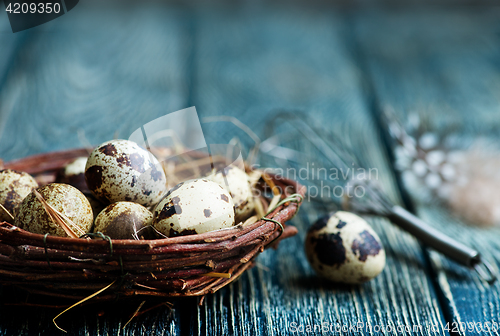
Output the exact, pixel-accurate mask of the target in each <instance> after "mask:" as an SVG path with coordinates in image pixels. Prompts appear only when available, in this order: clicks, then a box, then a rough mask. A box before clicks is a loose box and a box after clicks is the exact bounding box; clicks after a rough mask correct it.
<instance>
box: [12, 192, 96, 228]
mask: <svg viewBox="0 0 500 336" xmlns="http://www.w3.org/2000/svg"><path fill="white" fill-rule="evenodd" d="M37 191H38V192H39V193H40V195H42V197H43V198H44V199H45V201H46V202H47V203H48V204H50V205H51V206H52V207H53V208H54V209H56V210H57V211H59V212H60V213H62V214H64V215H66V216H67V217H68V218H69V219H70V220H71V221H73V223H74V224H75V225H76V226H77V227H76V228H75V227H71V226H70V228H71V229H72V231H73V232H74V233H75V234H76V235H77V236H79V235H81V234H82V233H88V232H89V231H90V229H91V227H92V223H93V221H94V216H93V214H92V208H91V207H90V204H89V201H88V200H87V198H86V197H85V195H83V193H82V192H81V191H80V190H78V189H76V188H75V187H73V186H70V185H69V184H64V183H50V184H47V185H45V186H43V187H40V188H38V189H37ZM15 224H16V225H17V226H19V227H20V228H22V229H24V230H26V231H29V232H33V233H39V234H46V233H48V234H50V235H54V236H60V237H67V236H68V235H67V234H66V231H64V229H63V228H62V227H61V226H60V225H59V224H57V223H54V221H52V219H51V218H50V216H49V215H48V214H47V212H46V211H45V208H44V207H43V205H42V203H41V202H40V201H39V200H38V198H36V196H35V194H34V193H33V192H31V193H30V194H29V195H28V196H26V198H25V199H24V200H23V202H22V204H21V206H20V207H19V213H18V215H17V217H16V222H15ZM68 226H69V225H68Z"/></svg>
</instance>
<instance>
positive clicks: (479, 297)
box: [354, 6, 500, 335]
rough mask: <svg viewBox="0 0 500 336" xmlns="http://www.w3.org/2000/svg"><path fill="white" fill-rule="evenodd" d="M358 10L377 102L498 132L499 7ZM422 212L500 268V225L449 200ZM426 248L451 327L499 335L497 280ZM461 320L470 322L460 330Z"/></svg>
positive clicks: (439, 123)
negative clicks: (473, 221) (473, 217)
mask: <svg viewBox="0 0 500 336" xmlns="http://www.w3.org/2000/svg"><path fill="white" fill-rule="evenodd" d="M355 17H356V20H355V24H354V27H355V31H356V34H355V35H356V36H357V39H358V43H359V48H360V50H361V51H362V54H363V56H364V57H365V59H366V70H367V74H368V76H369V77H370V78H371V80H372V83H373V85H372V86H373V88H374V89H375V96H376V98H377V101H378V104H379V108H380V109H384V108H387V107H390V108H391V109H393V110H394V111H395V112H396V114H397V115H398V117H399V118H400V119H401V120H403V121H404V120H406V119H407V117H408V114H409V113H414V114H418V115H420V116H421V117H422V118H423V119H425V120H427V122H428V123H429V125H428V126H429V129H430V130H432V131H436V132H437V133H438V134H439V133H441V134H443V133H444V132H446V130H455V131H459V134H463V136H465V135H467V134H468V135H471V134H472V135H473V136H474V135H475V136H476V137H477V136H482V135H488V134H489V135H492V134H493V135H494V136H498V127H499V125H500V117H499V106H500V97H499V95H498V88H499V87H500V86H499V85H500V64H499V63H498V59H499V57H500V48H499V45H500V38H499V35H498V32H499V29H500V25H499V22H500V21H499V19H500V11H499V10H498V8H497V7H488V6H484V7H476V8H446V9H436V8H434V9H432V10H431V9H428V8H424V9H422V8H421V9H419V10H416V11H412V12H411V13H410V12H407V11H405V10H394V11H379V12H377V13H368V12H365V13H363V14H361V15H356V16H355ZM494 139H495V140H494V141H495V142H497V141H498V138H494ZM409 191H410V192H411V190H409ZM417 213H418V214H419V215H420V216H421V217H422V218H423V219H424V220H426V221H428V222H429V223H430V224H431V225H433V226H435V227H436V228H439V229H441V230H442V231H444V232H447V233H448V234H449V235H450V236H452V237H454V238H456V239H457V240H458V241H461V242H463V243H465V244H467V245H469V246H471V247H473V248H475V249H477V250H478V251H479V252H480V253H481V255H482V256H483V257H484V258H485V259H487V260H489V261H490V262H493V263H494V265H495V266H494V267H495V269H496V270H498V267H499V261H500V255H499V254H498V241H499V239H498V237H499V236H500V229H499V228H492V229H481V228H477V227H471V226H467V225H465V224H463V223H461V222H460V220H458V219H457V218H456V217H455V216H452V215H451V214H450V213H449V212H448V211H446V210H445V209H444V208H442V207H438V206H431V205H429V204H418V203H417ZM428 253H429V256H430V261H431V265H432V267H433V269H434V271H435V273H436V280H435V281H436V285H437V286H438V289H439V290H438V291H439V293H440V295H441V297H442V300H443V301H442V302H443V307H444V309H445V315H446V318H447V319H448V320H449V321H450V322H451V324H450V327H451V328H453V327H457V328H456V332H455V334H457V335H458V334H459V335H478V334H484V335H498V328H496V331H495V329H492V328H491V326H492V324H493V323H497V324H498V322H499V316H500V308H499V307H500V300H499V292H500V285H499V283H498V282H497V283H496V284H495V285H493V286H489V285H487V284H486V283H484V282H482V281H480V280H479V279H478V277H477V275H476V274H475V272H474V271H472V270H469V269H467V268H464V267H463V266H460V265H458V264H456V263H455V262H453V261H450V260H449V259H447V258H445V257H443V256H442V255H440V254H438V253H437V252H434V251H428ZM485 322H489V323H490V331H489V332H488V331H487V330H483V331H481V330H480V329H478V328H479V323H483V326H484V323H485ZM453 323H455V324H453ZM457 323H467V324H466V325H465V328H464V325H462V330H460V328H459V326H458V325H457ZM470 323H477V325H476V327H471V324H470ZM475 328H476V329H475Z"/></svg>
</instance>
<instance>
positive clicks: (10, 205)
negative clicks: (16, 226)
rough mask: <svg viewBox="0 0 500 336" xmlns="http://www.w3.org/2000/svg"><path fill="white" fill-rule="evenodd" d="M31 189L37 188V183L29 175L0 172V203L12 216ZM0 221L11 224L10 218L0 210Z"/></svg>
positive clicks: (17, 172) (6, 171)
mask: <svg viewBox="0 0 500 336" xmlns="http://www.w3.org/2000/svg"><path fill="white" fill-rule="evenodd" d="M33 188H38V183H37V182H36V181H35V179H34V178H33V177H32V176H31V175H30V174H28V173H25V172H19V171H15V170H11V169H4V170H2V171H0V203H1V204H2V205H3V207H4V208H5V209H6V210H7V211H9V213H10V214H11V215H12V216H14V217H15V216H16V214H17V210H18V207H19V205H21V202H22V201H23V199H24V198H25V197H26V196H27V195H28V194H29V193H30V192H31V189H33ZM0 221H7V222H12V218H11V217H10V216H9V215H8V214H6V213H5V212H4V211H3V210H0Z"/></svg>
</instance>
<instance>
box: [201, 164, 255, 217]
mask: <svg viewBox="0 0 500 336" xmlns="http://www.w3.org/2000/svg"><path fill="white" fill-rule="evenodd" d="M210 180H212V181H214V182H217V183H218V184H220V185H221V186H222V187H224V189H226V190H227V191H228V192H229V194H230V195H231V197H232V198H233V202H234V215H235V220H236V222H237V223H239V222H241V221H243V220H245V219H246V218H248V217H249V216H250V215H251V214H252V212H254V211H255V205H254V203H253V195H252V189H251V187H250V183H249V182H248V175H247V173H245V172H244V171H243V170H241V169H240V168H238V167H236V166H233V165H230V166H228V167H226V168H224V169H223V170H222V171H220V172H218V173H217V174H215V175H213V176H211V177H210Z"/></svg>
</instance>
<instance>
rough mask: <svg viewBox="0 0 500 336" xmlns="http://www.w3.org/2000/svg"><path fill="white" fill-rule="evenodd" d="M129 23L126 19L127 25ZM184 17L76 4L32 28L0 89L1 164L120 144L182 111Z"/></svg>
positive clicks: (157, 8) (171, 10)
mask: <svg viewBox="0 0 500 336" xmlns="http://www.w3.org/2000/svg"><path fill="white" fill-rule="evenodd" d="M132 18H133V19H132ZM186 21H187V19H186V17H185V12H183V11H182V10H180V9H176V8H175V7H167V6H166V5H162V4H159V3H150V4H148V5H147V6H140V5H134V4H132V3H130V2H128V3H124V4H122V3H120V4H119V5H118V3H106V4H101V3H96V2H88V3H87V2H82V3H81V4H79V5H78V6H77V7H75V9H74V10H72V11H71V12H70V13H68V14H67V15H64V16H62V17H60V18H58V19H56V20H54V21H51V22H49V23H47V24H45V25H42V26H39V27H38V28H33V29H35V30H36V32H35V33H36V34H38V38H37V39H36V40H34V41H32V42H31V43H29V44H27V45H25V46H24V48H23V49H22V50H20V51H19V55H20V56H19V59H18V60H17V62H16V63H15V66H14V68H13V69H12V70H11V71H10V75H9V77H8V78H7V79H6V83H5V84H4V86H3V88H2V94H3V97H5V99H2V100H1V101H0V110H1V111H5V112H4V113H8V115H9V119H8V120H6V121H5V123H6V124H8V125H9V127H8V128H6V129H5V130H4V132H3V133H2V134H0V153H1V156H2V158H3V159H4V160H10V159H14V158H19V157H23V156H26V155H29V154H33V153H38V152H43V151H47V150H56V149H65V148H73V147H81V146H82V145H84V143H82V141H81V140H80V138H81V137H80V138H79V133H82V134H84V135H85V137H86V139H87V141H88V142H90V143H92V144H96V143H100V142H103V141H106V140H108V139H110V138H113V136H114V135H115V136H118V137H122V138H127V137H128V136H130V134H131V133H132V132H133V131H134V130H136V129H137V128H139V127H141V126H142V125H143V124H144V123H147V122H149V121H151V120H153V119H155V118H157V117H160V116H162V115H164V114H166V113H169V112H173V111H176V110H179V109H181V108H184V107H186V104H187V99H188V98H187V97H188V86H187V85H188V79H189V77H188V75H189V74H188V73H187V68H186V59H187V58H188V57H187V55H188V53H189V48H188V46H187V44H186V38H187V37H188V35H186V34H188V31H187V30H186V27H185V22H186Z"/></svg>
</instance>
